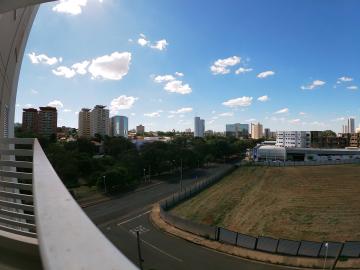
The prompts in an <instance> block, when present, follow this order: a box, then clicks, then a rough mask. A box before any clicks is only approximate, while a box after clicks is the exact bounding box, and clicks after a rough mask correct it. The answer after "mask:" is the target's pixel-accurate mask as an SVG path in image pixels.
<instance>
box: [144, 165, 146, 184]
mask: <svg viewBox="0 0 360 270" xmlns="http://www.w3.org/2000/svg"><path fill="white" fill-rule="evenodd" d="M145 171H146V169H145V168H144V182H146V175H145Z"/></svg>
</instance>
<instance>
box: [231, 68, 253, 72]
mask: <svg viewBox="0 0 360 270" xmlns="http://www.w3.org/2000/svg"><path fill="white" fill-rule="evenodd" d="M252 70H253V69H252V68H244V67H241V68H238V69H237V70H236V71H235V74H243V73H247V72H250V71H252Z"/></svg>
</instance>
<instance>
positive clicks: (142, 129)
mask: <svg viewBox="0 0 360 270" xmlns="http://www.w3.org/2000/svg"><path fill="white" fill-rule="evenodd" d="M136 133H137V134H141V135H144V133H145V127H144V126H143V125H138V126H136Z"/></svg>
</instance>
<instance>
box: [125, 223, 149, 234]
mask: <svg viewBox="0 0 360 270" xmlns="http://www.w3.org/2000/svg"><path fill="white" fill-rule="evenodd" d="M149 231H150V229H148V228H145V227H144V226H143V225H139V226H137V227H135V228H133V229H131V230H129V232H131V233H132V234H133V235H136V232H139V234H143V233H147V232H149Z"/></svg>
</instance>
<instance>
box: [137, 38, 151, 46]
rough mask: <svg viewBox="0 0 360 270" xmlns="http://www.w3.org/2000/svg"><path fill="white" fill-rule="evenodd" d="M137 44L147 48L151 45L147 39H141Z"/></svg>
mask: <svg viewBox="0 0 360 270" xmlns="http://www.w3.org/2000/svg"><path fill="white" fill-rule="evenodd" d="M137 43H138V44H139V45H140V46H142V47H144V46H146V45H147V44H149V41H148V40H146V39H145V38H143V37H141V38H139V39H138V40H137Z"/></svg>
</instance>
